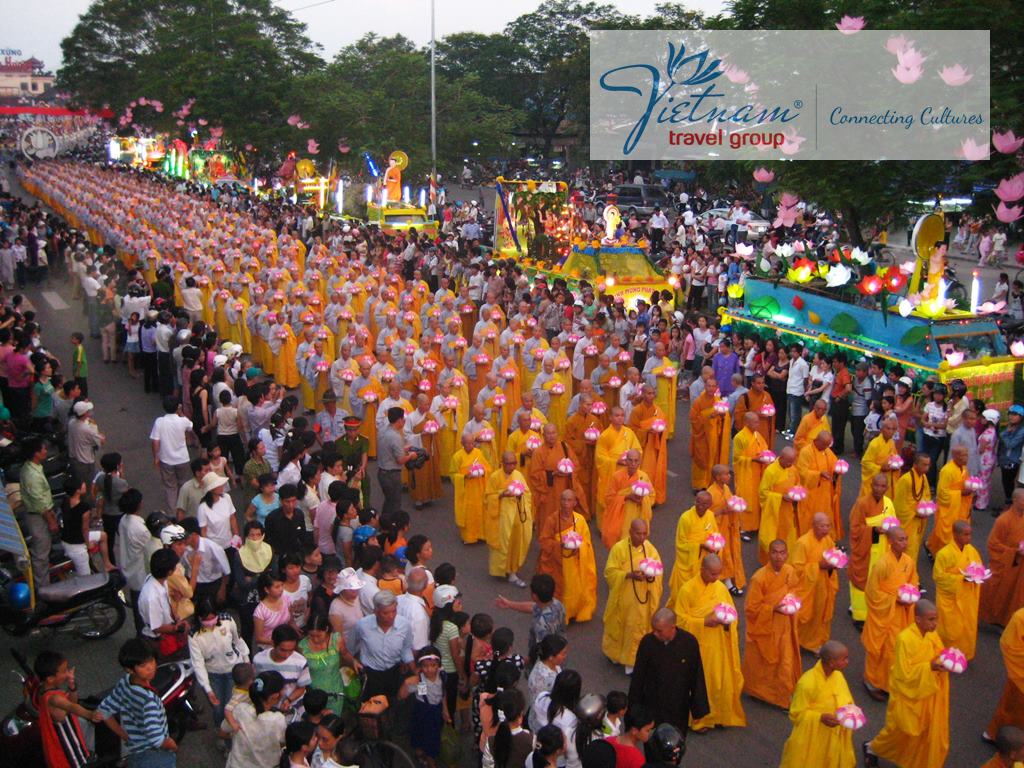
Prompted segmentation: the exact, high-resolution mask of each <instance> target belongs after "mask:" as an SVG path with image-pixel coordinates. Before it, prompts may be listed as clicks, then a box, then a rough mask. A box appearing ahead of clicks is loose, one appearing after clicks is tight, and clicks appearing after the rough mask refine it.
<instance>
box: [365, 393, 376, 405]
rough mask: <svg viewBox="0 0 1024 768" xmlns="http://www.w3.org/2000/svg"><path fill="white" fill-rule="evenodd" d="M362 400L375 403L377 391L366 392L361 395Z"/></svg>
mask: <svg viewBox="0 0 1024 768" xmlns="http://www.w3.org/2000/svg"><path fill="white" fill-rule="evenodd" d="M363 402H364V403H366V404H367V405H369V404H370V403H376V402H377V393H376V392H367V393H366V394H365V395H363Z"/></svg>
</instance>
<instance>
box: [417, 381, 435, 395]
mask: <svg viewBox="0 0 1024 768" xmlns="http://www.w3.org/2000/svg"><path fill="white" fill-rule="evenodd" d="M431 386H432V385H431V383H430V379H420V381H419V384H417V385H416V388H417V389H419V391H420V392H429V391H430V388H431Z"/></svg>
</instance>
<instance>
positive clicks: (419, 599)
mask: <svg viewBox="0 0 1024 768" xmlns="http://www.w3.org/2000/svg"><path fill="white" fill-rule="evenodd" d="M428 583H429V580H428V579H427V570H426V568H421V567H418V568H413V569H412V570H411V571H409V575H408V576H406V590H407V592H406V593H405V594H404V595H399V596H398V615H399V616H401V617H403V618H404V619H405V620H406V621H408V622H409V625H410V626H411V627H412V649H413V651H418V650H419V649H420V648H423V647H425V646H427V645H428V644H429V643H430V614H429V613H428V612H427V601H426V600H424V598H423V590H425V589H426V588H427V584H428Z"/></svg>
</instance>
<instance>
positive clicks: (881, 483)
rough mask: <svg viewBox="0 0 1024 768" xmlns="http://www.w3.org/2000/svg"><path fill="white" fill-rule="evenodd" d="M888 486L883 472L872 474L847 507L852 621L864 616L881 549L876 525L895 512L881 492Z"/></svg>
mask: <svg viewBox="0 0 1024 768" xmlns="http://www.w3.org/2000/svg"><path fill="white" fill-rule="evenodd" d="M888 487H889V480H888V478H887V477H886V476H885V475H883V474H878V475H875V477H874V479H872V481H871V493H870V494H868V495H867V496H861V497H860V498H859V499H857V501H856V502H855V503H854V505H853V509H851V510H850V564H849V568H848V573H847V575H848V576H849V579H850V608H851V611H852V616H853V620H854V621H864V620H865V619H866V618H867V616H868V607H867V603H866V602H865V600H864V590H865V589H866V588H867V585H868V574H869V573H870V572H871V567H872V566H873V565H874V564H875V563H876V562H878V558H879V557H880V556H881V554H882V552H884V551H885V539H884V538H883V539H882V540H881V541H879V538H878V536H879V532H880V531H879V527H878V526H879V525H881V523H882V520H883V519H884V518H886V517H888V516H895V514H896V508H895V506H894V505H893V502H892V500H891V499H890V498H889V497H888V496H886V495H885V490H886V488H888ZM908 542H909V534H908ZM908 546H909V544H908Z"/></svg>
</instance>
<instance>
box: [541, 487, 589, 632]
mask: <svg viewBox="0 0 1024 768" xmlns="http://www.w3.org/2000/svg"><path fill="white" fill-rule="evenodd" d="M558 502H559V504H558V513H557V514H555V515H553V516H551V517H549V518H547V519H546V520H545V521H544V524H543V526H541V527H539V528H538V537H539V541H540V556H539V557H538V558H537V573H546V574H548V575H549V576H551V578H553V579H554V580H555V597H557V598H558V599H560V600H561V601H562V604H563V605H564V606H565V619H566V621H567V622H568V621H590V619H591V617H592V616H593V615H594V611H595V610H597V564H596V562H595V561H594V545H593V543H592V542H591V539H590V526H589V525H587V521H586V519H585V518H584V517H583V515H581V514H580V513H579V511H578V510H579V498H578V497H577V495H576V492H575V491H573V490H571V489H566V490H564V491H562V494H561V496H559V499H558ZM573 533H575V534H577V535H579V537H580V539H581V541H580V543H579V546H578V547H577V548H569V547H566V544H567V543H569V535H570V534H573Z"/></svg>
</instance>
